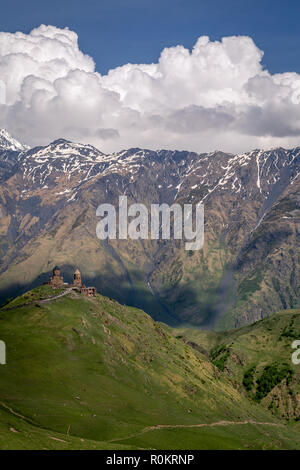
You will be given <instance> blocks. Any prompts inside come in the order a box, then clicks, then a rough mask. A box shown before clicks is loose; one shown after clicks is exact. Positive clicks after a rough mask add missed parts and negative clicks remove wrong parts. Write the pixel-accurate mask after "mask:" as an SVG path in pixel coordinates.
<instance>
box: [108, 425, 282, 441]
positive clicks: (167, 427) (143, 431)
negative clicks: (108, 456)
mask: <svg viewBox="0 0 300 470" xmlns="http://www.w3.org/2000/svg"><path fill="white" fill-rule="evenodd" d="M245 424H253V425H256V426H276V427H279V426H284V424H281V423H269V422H260V421H253V420H245V421H217V422H215V423H201V424H156V425H155V426H148V427H146V428H144V429H142V430H141V431H140V432H137V433H135V434H132V435H131V436H127V437H121V438H119V439H111V440H109V441H107V442H119V441H126V440H127V439H132V438H134V437H138V436H141V435H142V434H145V433H147V432H151V431H157V430H162V429H192V428H194V429H195V428H214V427H217V426H241V425H242V426H243V425H245Z"/></svg>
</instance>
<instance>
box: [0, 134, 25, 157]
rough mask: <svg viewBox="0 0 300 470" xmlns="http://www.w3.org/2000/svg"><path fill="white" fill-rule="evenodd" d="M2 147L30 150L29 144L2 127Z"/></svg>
mask: <svg viewBox="0 0 300 470" xmlns="http://www.w3.org/2000/svg"><path fill="white" fill-rule="evenodd" d="M0 149H1V150H12V151H14V152H23V151H24V150H28V149H29V146H28V145H23V144H21V143H20V142H18V141H17V140H16V139H14V138H13V137H12V136H11V135H10V134H9V133H8V132H7V131H6V130H5V129H0Z"/></svg>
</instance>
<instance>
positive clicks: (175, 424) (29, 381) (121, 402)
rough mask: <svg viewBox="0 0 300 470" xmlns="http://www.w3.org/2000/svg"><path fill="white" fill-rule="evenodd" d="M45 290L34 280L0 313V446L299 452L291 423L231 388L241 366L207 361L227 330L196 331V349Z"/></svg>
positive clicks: (129, 313) (107, 309) (134, 313)
mask: <svg viewBox="0 0 300 470" xmlns="http://www.w3.org/2000/svg"><path fill="white" fill-rule="evenodd" d="M55 294H59V292H58V293H55V291H54V295H55ZM48 297H49V288H48V287H42V288H39V289H38V290H34V291H32V292H31V293H28V294H26V295H24V296H22V297H20V298H18V299H17V300H15V301H13V302H11V303H9V304H8V305H6V306H5V307H4V308H2V309H1V310H0V339H1V340H3V341H5V343H6V345H7V364H6V365H5V366H0V448H2V449H8V448H10V449H11V448H19V449H32V448H34V449H36V448H43V449H44V448H45V449H53V448H58V449H70V448H72V449H83V448H87V449H89V448H98V449H116V448H117V449H132V448H157V449H160V448H162V449H163V448H166V449H180V448H183V449H184V448H195V449H196V448H197V449H207V448H211V449H214V448H218V449H219V448H237V449H244V448H278V449H281V448H284V449H285V448H291V449H293V448H299V442H300V439H299V438H300V432H299V428H298V425H297V423H294V421H293V422H292V421H291V422H290V423H289V424H287V422H286V420H282V419H281V417H280V416H277V415H275V414H273V413H272V410H271V409H268V407H266V406H263V405H262V403H260V402H258V401H255V400H253V399H252V398H251V396H249V394H248V392H244V391H243V390H242V389H241V387H237V386H236V383H238V382H239V381H240V380H242V372H243V370H244V369H243V368H241V370H240V375H238V374H237V375H236V379H235V380H236V383H234V381H233V376H235V374H236V370H235V369H234V368H233V369H232V375H231V374H229V373H228V374H227V373H225V372H224V371H223V372H221V371H220V370H219V368H218V365H214V363H213V362H215V360H214V359H212V358H211V357H208V350H209V349H211V348H213V347H214V346H216V345H217V344H221V342H222V341H223V342H224V341H225V338H226V341H227V338H228V342H229V343H230V344H231V343H232V342H234V341H235V342H236V344H238V341H239V339H238V338H239V337H238V332H236V333H235V334H236V335H237V336H236V337H233V336H230V334H231V333H228V335H229V336H228V337H227V336H226V335H227V334H225V336H224V339H222V340H221V338H220V337H219V336H218V335H213V334H212V333H208V334H207V333H203V341H202V340H201V341H200V342H201V348H202V349H200V348H195V344H193V345H189V344H186V342H185V341H183V338H182V336H183V333H179V332H178V331H176V332H174V331H173V330H171V329H170V328H168V327H165V326H164V325H161V324H158V323H155V322H154V321H153V320H152V319H151V318H150V317H149V316H148V315H146V314H145V313H144V312H142V311H140V310H137V309H134V308H128V307H124V306H122V305H120V304H118V303H117V302H115V301H113V300H110V299H108V298H105V297H102V296H100V295H99V296H97V297H96V298H86V297H83V296H81V295H80V294H77V293H75V292H69V293H67V295H65V296H64V297H60V298H58V299H56V300H46V301H43V300H42V299H43V298H45V299H47V298H48ZM269 321H271V318H270V319H269ZM185 334H186V332H184V335H185ZM191 334H192V335H193V334H194V332H193V331H192V332H191ZM197 334H198V332H197ZM201 334H202V333H201ZM205 335H206V336H205ZM176 336H177V337H176ZM196 336H197V335H196ZM240 338H243V335H241V336H240ZM193 341H195V343H196V340H195V339H194V340H193ZM284 342H285V339H283V340H282V345H284ZM226 344H227V343H226ZM246 344H247V345H248V348H249V347H250V346H249V344H248V343H247V342H246ZM261 346H262V345H261ZM241 347H244V346H243V345H241ZM256 347H257V346H256ZM270 348H271V346H270ZM257 349H258V347H257ZM261 350H262V349H261ZM245 355H247V349H245ZM251 364H252V362H251ZM245 367H246V363H245ZM293 380H294V378H293Z"/></svg>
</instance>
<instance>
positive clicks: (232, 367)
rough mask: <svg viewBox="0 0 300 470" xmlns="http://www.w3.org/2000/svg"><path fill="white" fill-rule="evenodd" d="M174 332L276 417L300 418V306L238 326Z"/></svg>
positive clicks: (186, 329) (297, 419)
mask: <svg viewBox="0 0 300 470" xmlns="http://www.w3.org/2000/svg"><path fill="white" fill-rule="evenodd" d="M173 334H175V335H176V336H177V337H178V336H179V337H181V339H182V340H183V341H184V342H186V343H188V344H192V345H193V346H194V347H198V348H202V351H203V353H204V354H206V355H207V357H209V358H210V359H211V361H212V362H213V363H214V364H215V365H216V367H218V369H219V370H220V372H221V373H222V375H226V376H227V377H228V378H229V379H230V380H231V381H232V383H233V384H234V385H235V386H236V387H237V389H238V390H239V391H240V392H241V393H243V394H246V396H247V397H248V398H249V399H250V400H251V401H253V402H256V403H260V404H261V405H262V406H264V407H265V408H266V409H268V410H270V411H271V412H272V414H273V415H274V416H277V417H279V418H283V419H285V420H290V421H299V420H300V366H299V365H294V364H293V363H292V360H291V357H292V353H293V352H294V349H292V343H293V341H294V340H299V339H300V310H299V309H294V310H284V311H282V312H279V313H277V314H275V315H272V316H270V317H268V318H265V319H263V320H260V321H258V322H256V323H254V324H253V325H249V326H246V327H243V328H239V329H237V330H232V331H227V332H222V333H213V332H206V331H200V330H197V329H190V328H182V329H179V330H174V332H173Z"/></svg>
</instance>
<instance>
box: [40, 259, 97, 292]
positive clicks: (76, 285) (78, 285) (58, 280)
mask: <svg viewBox="0 0 300 470" xmlns="http://www.w3.org/2000/svg"><path fill="white" fill-rule="evenodd" d="M45 284H47V285H48V286H52V287H55V288H73V289H75V290H79V291H80V292H81V294H83V295H86V296H87V297H95V296H96V294H97V289H96V287H86V286H85V285H84V284H83V283H82V279H81V273H80V271H79V269H78V268H77V269H76V271H75V272H74V276H73V284H68V283H66V282H64V278H63V276H61V273H60V268H59V267H58V266H55V268H54V269H53V273H52V276H51V277H50V281H49V282H46V283H45Z"/></svg>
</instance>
